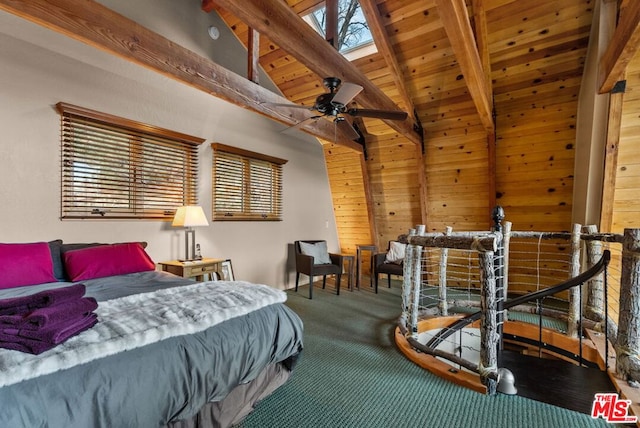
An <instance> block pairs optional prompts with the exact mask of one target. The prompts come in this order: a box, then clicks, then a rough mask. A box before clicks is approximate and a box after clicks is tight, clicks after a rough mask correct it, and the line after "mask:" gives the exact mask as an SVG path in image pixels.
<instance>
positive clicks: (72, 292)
mask: <svg viewBox="0 0 640 428" xmlns="http://www.w3.org/2000/svg"><path fill="white" fill-rule="evenodd" d="M84 292H85V286H84V284H74V285H72V286H69V287H62V288H54V289H51V290H44V291H41V292H39V293H35V294H32V295H30V296H21V297H12V298H10V299H2V300H0V315H18V314H24V313H26V312H30V311H32V310H34V309H38V308H44V307H47V306H51V305H54V304H59V303H63V302H66V301H69V300H75V299H79V298H80V297H82V296H84Z"/></svg>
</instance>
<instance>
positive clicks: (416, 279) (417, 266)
mask: <svg viewBox="0 0 640 428" xmlns="http://www.w3.org/2000/svg"><path fill="white" fill-rule="evenodd" d="M424 230H425V226H424V225H418V226H417V227H416V232H415V234H416V235H417V236H420V235H423V234H424ZM413 247H414V248H413V252H412V254H411V264H412V270H411V284H412V285H411V337H412V338H413V339H415V340H418V312H419V310H420V289H421V286H422V247H421V246H419V245H415V246H413ZM405 258H406V253H405Z"/></svg>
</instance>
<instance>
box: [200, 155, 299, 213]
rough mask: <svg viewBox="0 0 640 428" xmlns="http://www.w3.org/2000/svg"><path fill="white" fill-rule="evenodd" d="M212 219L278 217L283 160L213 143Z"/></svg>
mask: <svg viewBox="0 0 640 428" xmlns="http://www.w3.org/2000/svg"><path fill="white" fill-rule="evenodd" d="M211 147H212V148H213V184H212V188H213V216H212V217H213V220H214V221H218V220H265V221H269V220H275V221H279V220H282V165H284V164H285V163H287V161H286V160H283V159H278V158H274V157H272V156H266V155H262V154H260V153H254V152H250V151H248V150H243V149H238V148H235V147H231V146H226V145H224V144H219V143H213V144H211Z"/></svg>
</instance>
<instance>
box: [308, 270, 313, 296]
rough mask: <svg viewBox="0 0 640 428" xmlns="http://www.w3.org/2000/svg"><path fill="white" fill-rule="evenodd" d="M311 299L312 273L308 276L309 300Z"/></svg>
mask: <svg viewBox="0 0 640 428" xmlns="http://www.w3.org/2000/svg"><path fill="white" fill-rule="evenodd" d="M311 299H313V275H312V276H309V300H311Z"/></svg>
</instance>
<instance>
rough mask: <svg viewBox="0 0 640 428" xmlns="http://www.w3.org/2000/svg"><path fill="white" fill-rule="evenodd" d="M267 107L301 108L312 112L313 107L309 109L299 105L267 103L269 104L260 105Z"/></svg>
mask: <svg viewBox="0 0 640 428" xmlns="http://www.w3.org/2000/svg"><path fill="white" fill-rule="evenodd" d="M261 104H264V105H267V106H273V107H289V108H303V109H305V110H313V107H309V106H302V105H300V104H293V103H290V104H287V103H269V102H264V103H261Z"/></svg>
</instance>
